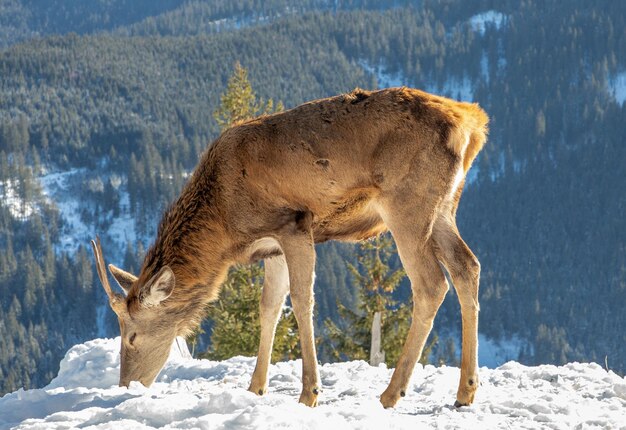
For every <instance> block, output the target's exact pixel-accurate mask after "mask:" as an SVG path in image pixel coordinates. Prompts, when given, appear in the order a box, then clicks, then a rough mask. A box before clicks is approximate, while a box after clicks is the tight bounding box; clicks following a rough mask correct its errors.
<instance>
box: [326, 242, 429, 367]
mask: <svg viewBox="0 0 626 430" xmlns="http://www.w3.org/2000/svg"><path fill="white" fill-rule="evenodd" d="M394 252H395V251H394V248H393V245H392V240H391V237H390V236H388V235H385V236H380V237H378V238H376V239H373V240H371V241H368V242H363V243H361V245H360V254H361V255H360V256H359V257H358V259H357V261H358V267H355V266H354V265H352V264H348V269H349V270H350V272H351V273H352V277H353V280H354V281H353V282H354V286H355V288H356V289H357V290H358V305H357V310H356V311H353V310H351V309H348V308H347V307H346V306H344V305H343V304H341V303H338V304H337V306H338V308H339V315H340V317H341V321H340V322H339V324H336V323H335V322H333V321H332V320H331V319H326V321H325V322H324V326H325V328H326V332H327V340H326V342H327V346H328V349H329V351H330V354H331V356H332V357H333V358H334V359H336V360H340V359H348V360H369V358H370V352H371V351H370V348H371V339H372V322H373V320H374V315H375V314H376V313H377V312H380V313H381V333H382V350H383V352H384V361H385V362H386V363H387V365H389V366H393V365H395V363H396V362H397V361H398V358H399V357H400V353H401V352H402V346H403V343H404V340H405V339H406V336H407V334H408V331H409V326H410V322H411V304H410V303H399V302H398V301H397V300H396V299H395V298H394V297H393V292H394V291H395V289H396V288H397V287H398V285H399V284H400V282H401V281H402V278H404V276H405V272H404V269H402V268H399V269H396V270H391V268H390V265H389V262H390V259H391V257H392V256H393V254H394ZM436 341H437V340H436V336H435V337H433V340H431V342H430V343H429V344H427V346H426V347H425V348H424V351H423V353H422V358H421V359H420V362H421V363H426V362H428V357H429V355H430V351H431V350H432V348H433V346H434V345H435V343H436Z"/></svg>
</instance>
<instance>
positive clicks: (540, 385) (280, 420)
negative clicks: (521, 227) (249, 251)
mask: <svg viewBox="0 0 626 430" xmlns="http://www.w3.org/2000/svg"><path fill="white" fill-rule="evenodd" d="M118 345H119V338H117V339H96V340H93V341H90V342H87V343H85V344H82V345H77V346H75V347H73V348H72V349H71V350H70V351H69V352H68V353H67V355H66V357H65V359H64V360H63V361H62V363H61V370H60V372H59V375H58V377H57V378H55V379H54V380H53V381H52V382H51V383H50V384H49V385H48V386H47V387H46V388H44V389H39V390H29V391H23V390H20V391H17V392H14V393H11V394H7V395H5V396H4V397H3V398H1V399H0V429H5V428H10V427H12V426H16V428H19V429H26V428H28V429H61V428H91V429H96V428H99V429H109V428H110V429H120V428H140V429H149V428H168V429H169V428H179V429H191V428H202V429H239V428H244V429H257V428H294V429H325V430H330V429H346V428H359V429H377V430H378V429H381V428H385V429H387V428H469V429H476V428H503V429H508V428H515V429H518V428H526V429H534V428H554V429H573V428H598V429H600V428H602V429H606V428H616V429H618V428H626V380H625V379H624V378H620V377H619V376H617V375H616V374H614V373H613V372H606V371H605V370H603V369H602V367H600V366H599V365H597V364H578V363H574V364H568V365H565V366H562V367H555V366H538V367H525V366H522V365H520V364H517V363H515V362H509V363H507V364H505V365H503V366H501V367H499V368H497V369H495V370H491V369H487V368H482V369H481V372H480V376H481V379H482V383H481V387H480V390H479V392H478V395H477V400H476V403H475V404H474V405H473V406H471V407H463V408H460V409H458V410H457V409H455V408H454V407H453V406H452V405H451V404H452V402H453V401H454V393H455V389H456V384H457V381H458V376H459V370H458V369H456V368H451V367H441V368H436V367H433V366H426V367H422V366H419V365H418V366H417V367H416V369H415V373H414V376H413V379H412V381H411V384H410V387H409V390H408V392H407V396H406V397H405V398H404V399H402V400H401V401H400V403H399V404H398V406H397V407H396V408H395V409H392V410H385V409H383V408H382V406H381V405H380V404H379V403H378V395H379V394H380V393H381V392H382V391H383V389H384V388H385V385H386V384H387V382H388V380H389V377H390V375H391V370H389V369H386V368H385V367H384V366H380V367H371V366H369V365H368V364H367V363H365V362H362V361H354V362H348V363H337V364H326V365H324V366H322V367H321V369H320V372H321V377H322V385H323V387H322V388H323V392H322V394H321V398H320V406H318V407H317V408H315V409H310V408H307V407H305V406H302V405H300V404H298V403H297V399H298V395H299V391H300V377H299V375H300V362H299V361H294V362H284V363H278V364H276V365H274V366H272V367H271V369H270V382H269V384H270V389H269V393H268V394H267V395H266V396H264V397H257V396H256V395H254V394H252V393H249V392H247V391H246V387H247V384H248V382H249V379H250V375H251V373H252V370H253V368H254V359H253V358H244V357H235V358H232V359H230V360H227V361H223V362H215V361H207V360H193V359H190V358H185V357H183V356H181V354H180V353H179V352H178V351H179V350H178V348H176V347H175V348H173V350H172V351H173V353H172V354H171V356H170V360H169V361H168V363H167V364H166V366H165V368H164V370H163V371H162V372H161V374H160V376H159V377H158V379H157V382H156V383H155V384H154V385H153V386H152V387H151V388H149V389H147V388H144V387H143V386H141V385H139V384H137V385H135V384H131V388H129V389H126V388H120V387H117V386H116V383H117V377H118V371H119V362H118V360H119V350H118Z"/></svg>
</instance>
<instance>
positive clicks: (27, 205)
mask: <svg viewBox="0 0 626 430" xmlns="http://www.w3.org/2000/svg"><path fill="white" fill-rule="evenodd" d="M18 187H19V185H18V183H17V181H11V180H7V181H4V182H1V181H0V196H1V197H2V205H3V206H7V207H8V209H9V213H10V214H11V216H12V217H13V218H15V219H17V220H20V221H25V220H27V219H28V218H30V216H31V215H33V214H34V213H35V212H36V211H37V210H38V207H37V205H36V204H35V203H34V202H28V201H26V202H25V201H24V199H22V198H21V197H20V195H19V192H18Z"/></svg>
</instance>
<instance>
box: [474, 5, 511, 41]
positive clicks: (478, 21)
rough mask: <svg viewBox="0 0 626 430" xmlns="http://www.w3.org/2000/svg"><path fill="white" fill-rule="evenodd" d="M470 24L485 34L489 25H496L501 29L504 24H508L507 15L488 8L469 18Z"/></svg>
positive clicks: (496, 27)
mask: <svg viewBox="0 0 626 430" xmlns="http://www.w3.org/2000/svg"><path fill="white" fill-rule="evenodd" d="M469 24H470V26H471V27H472V29H474V31H477V32H479V33H480V34H481V36H482V35H484V34H485V31H486V30H487V26H494V27H495V29H496V30H500V28H501V27H502V25H503V24H506V15H504V14H503V13H501V12H497V11H495V10H488V11H486V12H482V13H479V14H476V15H474V16H472V17H471V18H470V19H469Z"/></svg>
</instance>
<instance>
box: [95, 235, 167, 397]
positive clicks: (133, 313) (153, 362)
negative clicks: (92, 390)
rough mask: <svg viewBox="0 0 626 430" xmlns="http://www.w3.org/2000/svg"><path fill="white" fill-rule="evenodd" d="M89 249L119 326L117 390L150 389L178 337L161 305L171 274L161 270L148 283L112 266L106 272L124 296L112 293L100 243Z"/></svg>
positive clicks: (165, 296)
mask: <svg viewBox="0 0 626 430" xmlns="http://www.w3.org/2000/svg"><path fill="white" fill-rule="evenodd" d="M91 246H92V247H93V252H94V255H95V257H96V268H97V270H98V276H99V277H100V282H102V286H103V287H104V290H105V291H106V293H107V296H108V297H109V304H110V305H111V308H112V309H113V312H115V314H116V315H117V318H118V320H119V324H120V332H121V337H122V346H121V353H120V354H121V356H120V361H121V368H120V386H126V387H127V386H128V385H129V384H130V382H131V381H139V382H141V383H142V384H143V385H145V386H146V387H149V386H150V385H151V384H152V382H154V379H155V378H156V377H157V375H158V373H159V371H160V370H161V368H162V367H163V365H164V364H165V361H166V360H167V357H168V355H169V351H170V347H171V345H172V342H173V341H174V339H175V337H176V335H177V326H176V324H175V323H174V322H173V321H170V320H169V318H167V316H166V315H167V313H166V312H163V310H164V307H165V305H166V303H164V302H165V301H166V300H167V298H168V297H169V296H170V295H171V294H172V291H173V289H174V285H175V277H174V273H173V272H172V270H171V269H170V268H169V267H168V266H164V267H162V268H161V269H160V270H159V272H158V273H157V274H156V275H154V276H152V277H151V278H150V279H149V280H148V281H147V282H141V281H140V280H139V279H138V278H137V277H136V276H134V275H132V274H130V273H128V272H125V271H124V270H121V269H119V268H117V267H115V266H113V265H112V264H111V265H109V270H110V271H111V274H112V275H113V277H114V278H115V280H116V281H117V283H118V284H119V286H120V287H121V288H122V290H124V293H125V294H124V295H122V294H119V293H114V292H113V290H112V289H111V286H110V284H109V280H108V278H107V273H106V269H105V266H104V258H103V256H102V248H101V246H100V239H99V238H96V241H93V240H92V241H91ZM140 284H142V285H140Z"/></svg>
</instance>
